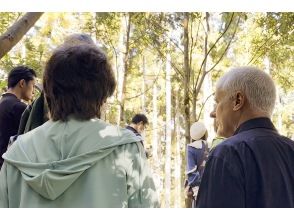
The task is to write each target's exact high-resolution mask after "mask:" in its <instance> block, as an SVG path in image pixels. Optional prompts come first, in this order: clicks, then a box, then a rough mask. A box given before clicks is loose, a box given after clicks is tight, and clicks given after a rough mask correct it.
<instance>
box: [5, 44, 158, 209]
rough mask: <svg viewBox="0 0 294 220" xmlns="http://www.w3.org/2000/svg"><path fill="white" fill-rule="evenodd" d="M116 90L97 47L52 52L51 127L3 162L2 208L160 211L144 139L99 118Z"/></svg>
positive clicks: (47, 75) (20, 143) (22, 141)
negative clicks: (117, 208)
mask: <svg viewBox="0 0 294 220" xmlns="http://www.w3.org/2000/svg"><path fill="white" fill-rule="evenodd" d="M115 86H116V82H115V79H114V75H113V72H112V68H111V66H110V64H109V62H108V59H107V57H106V55H105V54H104V53H103V52H102V51H101V50H100V49H99V48H98V47H96V46H95V45H91V44H78V45H64V46H63V47H60V48H58V49H57V50H56V51H55V52H54V53H53V55H52V56H51V57H50V59H49V60H48V62H47V64H46V68H45V72H44V78H43V87H44V94H45V101H46V102H47V104H48V108H49V114H50V120H49V121H47V122H46V123H44V124H43V125H41V126H39V127H37V128H35V129H34V130H32V131H30V132H28V133H26V134H24V135H20V136H19V137H18V139H17V140H16V142H14V143H13V145H12V146H11V148H10V149H9V150H8V151H7V152H6V153H5V154H4V155H3V158H4V160H5V162H4V164H3V168H2V170H1V173H0V207H158V206H159V203H158V198H157V193H156V190H155V186H154V182H153V179H152V176H151V172H150V169H149V167H148V163H147V159H146V157H145V155H144V149H143V146H142V144H141V143H140V139H139V138H138V137H136V135H135V134H133V133H132V132H131V131H129V130H127V129H124V128H120V127H118V126H114V125H111V124H108V123H106V122H104V121H102V120H101V119H99V117H100V113H101V112H100V111H101V107H102V105H103V104H104V103H105V102H106V100H107V98H108V97H110V96H111V95H112V94H113V92H114V89H115ZM10 192H13V193H10Z"/></svg>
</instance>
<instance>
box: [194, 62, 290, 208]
mask: <svg viewBox="0 0 294 220" xmlns="http://www.w3.org/2000/svg"><path fill="white" fill-rule="evenodd" d="M215 101H216V108H215V109H214V110H213V111H215V113H213V115H215V117H216V119H217V122H218V129H219V130H220V133H221V134H222V135H223V136H224V137H226V138H227V139H226V140H224V141H223V142H222V143H220V144H219V145H218V146H217V147H216V148H215V149H214V150H213V151H212V152H211V154H210V155H209V159H208V161H207V163H206V167H205V171H204V174H203V177H202V181H201V184H200V189H199V193H198V196H197V207H292V208H293V207H294V170H293V167H294V142H293V141H292V140H290V139H289V138H287V137H284V136H282V135H280V134H279V133H278V131H277V130H276V128H275V126H274V125H273V123H272V121H271V119H270V118H271V115H272V113H273V110H274V107H275V101H276V88H275V84H274V82H273V80H272V79H271V77H270V75H269V74H267V73H265V72H263V71H262V70H260V69H258V68H255V67H237V68H233V69H231V70H230V71H229V72H227V73H226V74H225V75H223V76H222V77H221V78H220V79H219V81H218V82H217V85H216V94H215Z"/></svg>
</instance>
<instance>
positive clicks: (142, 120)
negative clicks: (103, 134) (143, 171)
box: [126, 114, 151, 158]
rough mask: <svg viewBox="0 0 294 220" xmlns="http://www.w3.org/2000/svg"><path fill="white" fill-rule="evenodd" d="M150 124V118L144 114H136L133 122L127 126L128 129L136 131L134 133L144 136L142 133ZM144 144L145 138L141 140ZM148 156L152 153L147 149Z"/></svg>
mask: <svg viewBox="0 0 294 220" xmlns="http://www.w3.org/2000/svg"><path fill="white" fill-rule="evenodd" d="M147 125H148V118H147V117H146V115H144V114H136V115H135V116H134V117H133V118H132V121H131V124H130V125H128V126H127V127H126V129H128V130H130V131H132V132H134V134H135V135H136V136H138V137H140V138H142V133H143V132H144V131H145V128H146V126H147ZM141 143H142V145H143V146H144V143H143V139H142V141H141ZM145 154H146V157H147V158H149V157H150V156H151V153H150V152H149V151H147V149H145Z"/></svg>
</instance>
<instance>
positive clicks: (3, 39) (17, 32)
mask: <svg viewBox="0 0 294 220" xmlns="http://www.w3.org/2000/svg"><path fill="white" fill-rule="evenodd" d="M42 14H43V12H28V13H26V14H25V15H24V16H23V17H22V18H21V19H19V20H18V21H16V22H15V23H14V24H13V25H12V26H11V27H10V28H8V30H7V31H6V32H5V33H4V34H2V35H1V36H0V59H1V58H2V57H3V56H4V55H5V54H6V53H8V52H9V51H10V50H11V49H12V48H13V47H14V46H15V45H16V44H17V43H18V42H19V41H20V40H21V39H22V37H23V36H24V35H25V34H26V33H27V32H28V31H29V30H30V28H31V27H32V26H34V24H35V23H36V22H37V21H38V19H39V18H40V17H41V15H42Z"/></svg>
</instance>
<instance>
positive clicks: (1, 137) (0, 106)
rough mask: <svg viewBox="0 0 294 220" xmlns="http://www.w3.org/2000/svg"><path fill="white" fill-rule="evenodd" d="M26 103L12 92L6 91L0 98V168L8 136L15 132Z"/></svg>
mask: <svg viewBox="0 0 294 220" xmlns="http://www.w3.org/2000/svg"><path fill="white" fill-rule="evenodd" d="M25 108H26V104H24V103H23V102H21V101H20V100H19V99H18V98H17V97H16V96H15V95H14V94H11V93H6V94H3V95H2V98H1V100H0V168H1V166H2V163H3V159H2V155H3V153H5V152H6V150H7V145H8V142H9V138H10V137H11V136H14V135H16V134H17V130H18V126H19V122H20V118H21V115H22V113H23V111H24V110H25Z"/></svg>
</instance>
